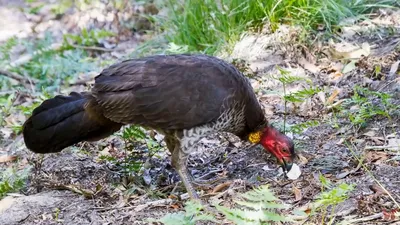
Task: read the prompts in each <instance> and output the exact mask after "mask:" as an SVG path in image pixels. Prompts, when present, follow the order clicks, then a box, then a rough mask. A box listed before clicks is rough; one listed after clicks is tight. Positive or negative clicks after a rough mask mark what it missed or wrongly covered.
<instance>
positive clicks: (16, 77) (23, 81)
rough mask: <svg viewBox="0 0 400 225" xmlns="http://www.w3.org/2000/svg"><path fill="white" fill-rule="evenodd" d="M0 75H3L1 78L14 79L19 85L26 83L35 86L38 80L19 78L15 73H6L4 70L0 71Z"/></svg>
mask: <svg viewBox="0 0 400 225" xmlns="http://www.w3.org/2000/svg"><path fill="white" fill-rule="evenodd" d="M0 74H1V75H3V76H6V77H8V78H11V79H14V80H16V81H19V82H21V83H27V84H30V83H33V84H36V83H38V82H39V80H37V79H35V78H32V77H29V78H28V77H24V76H21V75H19V74H16V73H13V72H10V71H6V70H0Z"/></svg>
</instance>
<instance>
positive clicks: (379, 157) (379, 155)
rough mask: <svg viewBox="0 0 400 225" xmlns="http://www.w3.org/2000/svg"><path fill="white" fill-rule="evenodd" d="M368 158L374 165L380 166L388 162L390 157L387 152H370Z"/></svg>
mask: <svg viewBox="0 0 400 225" xmlns="http://www.w3.org/2000/svg"><path fill="white" fill-rule="evenodd" d="M366 158H367V159H368V161H370V162H372V163H375V164H380V163H383V162H385V161H386V160H388V158H389V156H388V154H387V153H386V152H377V151H368V152H367V155H366Z"/></svg>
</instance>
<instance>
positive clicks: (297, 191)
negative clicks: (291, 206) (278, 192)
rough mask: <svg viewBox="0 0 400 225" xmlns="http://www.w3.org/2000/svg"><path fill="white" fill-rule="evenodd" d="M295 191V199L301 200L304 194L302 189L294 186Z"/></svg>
mask: <svg viewBox="0 0 400 225" xmlns="http://www.w3.org/2000/svg"><path fill="white" fill-rule="evenodd" d="M293 193H294V199H295V201H300V200H301V199H303V195H302V193H301V190H300V189H298V188H297V187H295V186H293Z"/></svg>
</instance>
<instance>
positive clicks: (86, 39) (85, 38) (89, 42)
mask: <svg viewBox="0 0 400 225" xmlns="http://www.w3.org/2000/svg"><path fill="white" fill-rule="evenodd" d="M114 35H115V34H114V33H113V32H110V31H107V30H95V29H94V30H90V31H88V30H87V29H86V28H84V29H82V31H81V33H80V34H64V36H63V41H64V43H63V44H64V46H66V47H68V46H71V45H73V44H76V45H81V46H95V45H98V44H99V43H100V40H101V39H103V38H107V37H112V36H114Z"/></svg>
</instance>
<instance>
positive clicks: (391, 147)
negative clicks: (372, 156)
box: [364, 145, 400, 151]
mask: <svg viewBox="0 0 400 225" xmlns="http://www.w3.org/2000/svg"><path fill="white" fill-rule="evenodd" d="M364 150H389V151H399V150H400V146H398V145H384V146H365V148H364Z"/></svg>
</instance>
